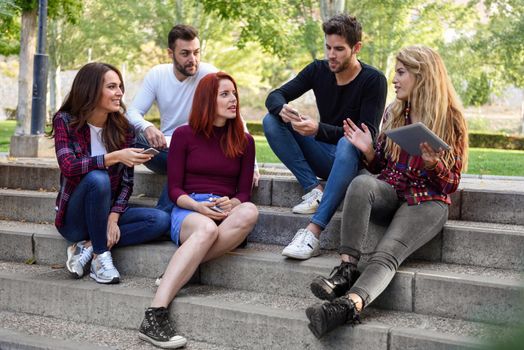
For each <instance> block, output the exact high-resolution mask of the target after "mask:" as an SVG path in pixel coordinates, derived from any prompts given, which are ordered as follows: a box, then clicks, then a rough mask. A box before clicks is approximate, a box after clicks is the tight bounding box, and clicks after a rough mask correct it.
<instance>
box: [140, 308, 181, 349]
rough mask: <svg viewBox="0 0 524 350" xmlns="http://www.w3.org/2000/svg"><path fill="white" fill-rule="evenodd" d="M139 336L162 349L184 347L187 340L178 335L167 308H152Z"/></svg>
mask: <svg viewBox="0 0 524 350" xmlns="http://www.w3.org/2000/svg"><path fill="white" fill-rule="evenodd" d="M138 336H139V338H140V339H142V340H145V341H148V342H150V343H151V344H154V345H156V346H159V347H162V348H166V347H168V348H170V349H174V348H177V347H181V346H184V345H185V344H186V342H187V340H186V339H185V338H184V337H182V336H179V335H177V334H176V332H175V328H174V327H173V325H172V324H171V321H169V311H168V310H167V309H166V308H165V307H158V308H156V307H150V308H148V309H147V310H146V312H145V315H144V320H143V321H142V324H141V325H140V329H139V333H138Z"/></svg>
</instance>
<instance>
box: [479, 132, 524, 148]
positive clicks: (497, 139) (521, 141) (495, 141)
mask: <svg viewBox="0 0 524 350" xmlns="http://www.w3.org/2000/svg"><path fill="white" fill-rule="evenodd" d="M469 145H470V147H479V148H497V149H511V150H524V137H522V136H508V135H505V134H493V133H483V132H470V133H469Z"/></svg>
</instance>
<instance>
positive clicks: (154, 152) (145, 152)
mask: <svg viewBox="0 0 524 350" xmlns="http://www.w3.org/2000/svg"><path fill="white" fill-rule="evenodd" d="M140 153H144V154H151V155H152V156H156V155H157V154H159V153H160V152H159V151H158V150H156V149H155V148H153V147H151V148H148V149H145V150H143V151H142V152H140Z"/></svg>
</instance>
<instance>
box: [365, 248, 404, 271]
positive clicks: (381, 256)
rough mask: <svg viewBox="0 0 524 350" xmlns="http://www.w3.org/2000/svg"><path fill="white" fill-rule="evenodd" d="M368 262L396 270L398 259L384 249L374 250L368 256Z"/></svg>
mask: <svg viewBox="0 0 524 350" xmlns="http://www.w3.org/2000/svg"><path fill="white" fill-rule="evenodd" d="M369 264H379V265H381V266H383V267H385V268H387V269H388V270H390V271H397V269H398V266H399V265H400V264H399V261H398V259H397V258H396V257H395V256H394V255H393V254H391V253H388V252H385V251H375V252H373V253H372V254H371V256H370V258H369Z"/></svg>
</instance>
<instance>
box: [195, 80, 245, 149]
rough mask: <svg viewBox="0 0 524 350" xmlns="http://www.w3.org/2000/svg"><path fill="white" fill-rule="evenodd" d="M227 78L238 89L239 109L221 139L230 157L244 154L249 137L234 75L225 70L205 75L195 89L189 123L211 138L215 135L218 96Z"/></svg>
mask: <svg viewBox="0 0 524 350" xmlns="http://www.w3.org/2000/svg"><path fill="white" fill-rule="evenodd" d="M223 79H227V80H230V81H231V82H232V83H233V86H234V87H235V91H237V94H236V98H237V111H236V117H235V119H227V120H226V125H225V126H224V127H225V128H226V133H225V135H224V136H223V137H222V139H221V140H220V144H221V147H222V151H223V152H224V154H225V155H226V156H227V157H229V158H235V157H238V156H240V155H242V154H244V152H245V150H246V147H247V138H246V135H245V133H244V125H243V124H242V120H241V119H240V100H239V99H238V89H237V84H236V82H235V80H234V79H233V77H232V76H230V75H229V74H227V73H224V72H217V73H210V74H207V75H206V76H205V77H203V78H202V79H201V80H200V82H199V83H198V86H197V88H196V91H195V96H194V97H193V105H192V107H191V113H190V115H189V125H190V126H191V128H192V129H193V130H194V131H195V133H199V134H203V135H204V136H205V137H207V138H210V137H211V136H212V135H213V122H214V121H215V118H216V115H217V96H218V85H219V82H220V80H223Z"/></svg>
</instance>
